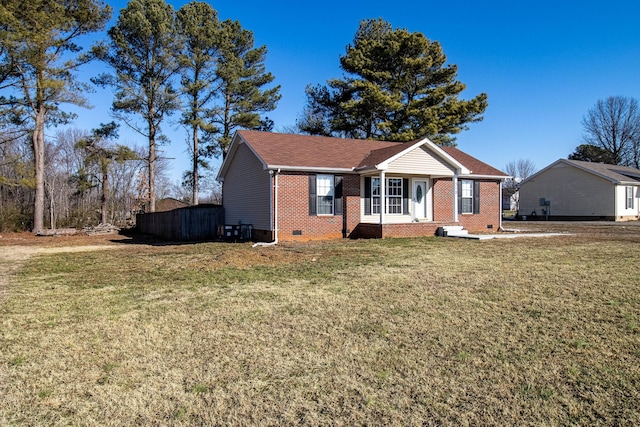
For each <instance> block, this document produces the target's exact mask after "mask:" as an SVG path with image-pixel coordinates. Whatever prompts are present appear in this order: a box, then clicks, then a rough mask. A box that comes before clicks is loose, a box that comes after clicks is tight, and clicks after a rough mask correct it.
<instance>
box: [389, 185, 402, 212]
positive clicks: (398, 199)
mask: <svg viewBox="0 0 640 427" xmlns="http://www.w3.org/2000/svg"><path fill="white" fill-rule="evenodd" d="M385 199H386V204H387V213H389V214H401V213H402V178H387V191H386V192H385Z"/></svg>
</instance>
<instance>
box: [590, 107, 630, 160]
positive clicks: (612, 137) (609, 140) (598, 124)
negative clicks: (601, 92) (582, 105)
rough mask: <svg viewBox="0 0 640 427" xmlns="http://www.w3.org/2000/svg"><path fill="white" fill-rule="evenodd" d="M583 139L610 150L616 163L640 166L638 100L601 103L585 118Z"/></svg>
mask: <svg viewBox="0 0 640 427" xmlns="http://www.w3.org/2000/svg"><path fill="white" fill-rule="evenodd" d="M582 126H583V127H584V135H583V139H584V141H585V142H586V143H587V144H590V145H594V146H596V147H600V148H602V149H604V150H606V151H607V152H608V153H609V154H610V155H611V157H610V160H611V161H612V162H613V163H614V164H618V165H625V166H633V167H636V168H638V167H640V105H639V104H638V101H637V100H636V99H634V98H629V97H623V96H610V97H608V98H607V99H601V100H599V101H598V102H597V103H596V105H595V106H594V107H593V108H591V109H590V110H589V111H588V112H587V114H586V115H585V116H584V118H583V119H582Z"/></svg>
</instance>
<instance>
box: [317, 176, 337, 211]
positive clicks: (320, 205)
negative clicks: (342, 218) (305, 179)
mask: <svg viewBox="0 0 640 427" xmlns="http://www.w3.org/2000/svg"><path fill="white" fill-rule="evenodd" d="M333 188H334V187H333V175H317V176H316V191H317V193H316V194H317V198H318V202H317V209H318V215H333V196H334V193H333Z"/></svg>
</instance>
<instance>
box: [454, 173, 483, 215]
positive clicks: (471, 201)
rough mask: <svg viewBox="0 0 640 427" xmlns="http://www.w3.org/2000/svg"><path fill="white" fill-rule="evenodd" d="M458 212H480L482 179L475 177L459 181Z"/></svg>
mask: <svg viewBox="0 0 640 427" xmlns="http://www.w3.org/2000/svg"><path fill="white" fill-rule="evenodd" d="M458 213H459V214H479V213H480V181H477V180H473V179H461V180H459V181H458Z"/></svg>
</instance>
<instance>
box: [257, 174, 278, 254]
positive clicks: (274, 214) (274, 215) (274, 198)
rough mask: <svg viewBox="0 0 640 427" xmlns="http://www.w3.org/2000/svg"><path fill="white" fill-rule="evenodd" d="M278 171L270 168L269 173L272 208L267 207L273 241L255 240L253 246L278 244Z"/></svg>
mask: <svg viewBox="0 0 640 427" xmlns="http://www.w3.org/2000/svg"><path fill="white" fill-rule="evenodd" d="M279 173H280V169H278V170H277V171H273V170H270V171H269V175H272V176H273V186H270V187H271V188H270V189H269V190H270V191H269V202H270V205H271V207H272V209H269V216H270V218H269V220H270V222H271V224H273V233H274V239H273V242H269V243H266V242H257V243H254V244H253V246H252V247H253V248H255V247H256V246H273V245H277V244H278V174H279Z"/></svg>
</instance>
